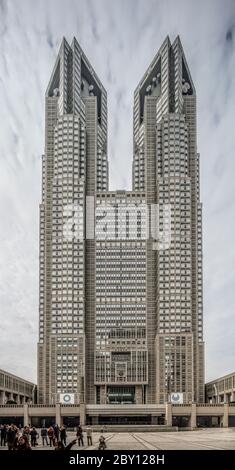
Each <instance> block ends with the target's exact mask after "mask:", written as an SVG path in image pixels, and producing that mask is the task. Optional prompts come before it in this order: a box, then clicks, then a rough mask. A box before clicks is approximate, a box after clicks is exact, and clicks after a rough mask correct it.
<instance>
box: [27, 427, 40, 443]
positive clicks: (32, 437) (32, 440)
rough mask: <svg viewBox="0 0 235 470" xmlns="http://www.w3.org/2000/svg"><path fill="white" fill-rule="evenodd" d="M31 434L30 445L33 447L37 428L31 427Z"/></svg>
mask: <svg viewBox="0 0 235 470" xmlns="http://www.w3.org/2000/svg"><path fill="white" fill-rule="evenodd" d="M29 434H30V436H31V446H32V447H35V446H36V445H37V437H39V435H38V432H37V430H36V429H35V427H33V428H32V429H31V431H30V433H29Z"/></svg>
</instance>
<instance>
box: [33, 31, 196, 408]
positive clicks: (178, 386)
mask: <svg viewBox="0 0 235 470" xmlns="http://www.w3.org/2000/svg"><path fill="white" fill-rule="evenodd" d="M133 136H134V145H133V173H132V174H133V180H132V191H123V190H121V191H118V190H117V191H109V189H108V177H109V175H108V156H107V94H106V91H105V89H104V87H103V85H102V84H101V82H100V80H99V78H98V76H97V75H96V73H95V71H94V70H93V68H92V66H91V65H90V63H89V61H88V59H87V58H86V56H85V54H84V52H83V51H82V49H81V47H80V45H79V44H78V42H77V40H76V39H74V40H73V42H72V44H71V45H69V44H68V43H67V41H66V40H65V39H63V41H62V44H61V47H60V50H59V53H58V57H57V59H56V63H55V66H54V70H53V72H52V75H51V78H50V81H49V85H48V88H47V91H46V126H45V154H44V155H43V159H42V202H41V204H40V289H39V342H38V400H39V403H43V404H52V403H55V402H57V401H63V399H64V400H65V402H66V401H67V402H70V403H84V402H85V403H87V404H106V405H107V404H115V403H129V404H130V405H131V404H155V403H156V404H160V403H165V402H166V401H169V400H171V399H172V400H173V401H174V399H175V400H176V401H177V400H180V401H181V402H182V401H183V402H196V401H197V402H203V401H204V343H203V318H202V316H203V312H202V310H203V302H202V208H201V203H200V192H199V155H198V153H197V131H196V92H195V87H194V84H193V81H192V78H191V75H190V71H189V68H188V65H187V62H186V59H185V55H184V52H183V48H182V45H181V42H180V39H179V37H177V38H176V39H175V41H174V42H173V44H171V42H170V40H169V37H167V38H166V39H165V41H164V42H163V44H162V46H161V47H160V49H159V51H158V53H157V54H156V56H155V57H154V59H153V61H152V63H151V64H150V66H149V68H148V69H147V71H146V73H145V74H144V76H143V78H142V80H141V81H140V83H139V85H138V86H137V88H136V90H135V93H134V129H133ZM150 225H151V227H150ZM152 226H154V228H155V229H156V230H152ZM156 233H157V234H156Z"/></svg>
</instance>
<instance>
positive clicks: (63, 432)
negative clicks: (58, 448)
mask: <svg viewBox="0 0 235 470" xmlns="http://www.w3.org/2000/svg"><path fill="white" fill-rule="evenodd" d="M66 437H67V433H66V427H65V426H64V425H62V426H61V428H60V440H61V442H62V443H63V444H64V445H65V446H66Z"/></svg>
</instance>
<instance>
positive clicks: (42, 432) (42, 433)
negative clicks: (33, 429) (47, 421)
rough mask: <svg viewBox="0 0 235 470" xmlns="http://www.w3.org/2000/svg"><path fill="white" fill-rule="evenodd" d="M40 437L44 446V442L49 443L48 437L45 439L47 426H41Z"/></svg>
mask: <svg viewBox="0 0 235 470" xmlns="http://www.w3.org/2000/svg"><path fill="white" fill-rule="evenodd" d="M41 438H42V445H43V447H44V444H45V443H46V445H47V446H48V445H49V442H48V439H47V428H46V427H45V426H43V427H42V429H41Z"/></svg>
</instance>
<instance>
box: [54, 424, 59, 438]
mask: <svg viewBox="0 0 235 470" xmlns="http://www.w3.org/2000/svg"><path fill="white" fill-rule="evenodd" d="M53 429H54V438H55V440H56V441H58V440H59V437H60V428H59V426H58V424H54V426H53Z"/></svg>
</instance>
